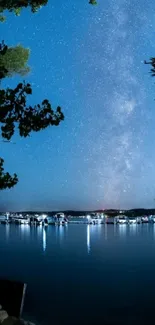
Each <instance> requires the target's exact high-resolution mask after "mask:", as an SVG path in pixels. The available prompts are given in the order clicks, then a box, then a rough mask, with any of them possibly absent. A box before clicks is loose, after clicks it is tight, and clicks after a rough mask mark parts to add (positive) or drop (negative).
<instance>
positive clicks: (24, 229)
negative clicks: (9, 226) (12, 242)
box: [18, 225, 30, 236]
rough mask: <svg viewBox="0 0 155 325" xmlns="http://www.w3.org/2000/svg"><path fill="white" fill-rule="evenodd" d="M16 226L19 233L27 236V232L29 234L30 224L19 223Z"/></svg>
mask: <svg viewBox="0 0 155 325" xmlns="http://www.w3.org/2000/svg"><path fill="white" fill-rule="evenodd" d="M18 228H19V231H20V233H21V235H23V236H29V234H30V226H29V225H19V226H18Z"/></svg>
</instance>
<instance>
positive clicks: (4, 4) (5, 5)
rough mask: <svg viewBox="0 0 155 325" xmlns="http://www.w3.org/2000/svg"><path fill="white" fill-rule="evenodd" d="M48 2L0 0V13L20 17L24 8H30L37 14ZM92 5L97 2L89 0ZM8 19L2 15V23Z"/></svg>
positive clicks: (41, 0) (45, 0) (0, 19)
mask: <svg viewBox="0 0 155 325" xmlns="http://www.w3.org/2000/svg"><path fill="white" fill-rule="evenodd" d="M47 3H48V0H0V12H1V13H3V12H4V11H5V10H9V11H10V12H14V14H15V15H16V16H19V15H20V13H21V10H22V8H27V7H30V8H31V11H32V12H33V13H34V12H37V11H38V10H39V9H40V8H41V7H42V6H45V5H46V4H47ZM89 3H90V4H91V5H96V4H97V1H96V0H89ZM5 20H6V17H5V16H3V14H1V15H0V22H4V21H5Z"/></svg>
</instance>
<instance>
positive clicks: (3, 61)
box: [0, 44, 30, 77]
mask: <svg viewBox="0 0 155 325" xmlns="http://www.w3.org/2000/svg"><path fill="white" fill-rule="evenodd" d="M2 47H3V52H2V53H1V54H2V55H0V70H1V69H3V68H5V69H6V70H7V72H6V74H5V77H12V76H13V75H14V74H19V75H21V76H24V75H26V74H27V73H28V72H29V71H30V67H29V66H28V65H27V61H28V59H29V55H30V50H29V49H26V48H24V47H22V46H21V45H17V46H15V47H7V46H5V45H4V44H3V45H2ZM4 49H5V50H4Z"/></svg>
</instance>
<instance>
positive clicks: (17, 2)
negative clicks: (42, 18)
mask: <svg viewBox="0 0 155 325" xmlns="http://www.w3.org/2000/svg"><path fill="white" fill-rule="evenodd" d="M47 2H48V0H0V12H1V13H2V14H1V15H0V22H4V21H5V20H6V17H5V16H3V12H4V11H5V10H8V11H10V12H13V13H14V14H15V15H16V16H19V15H20V13H21V10H22V8H27V7H30V8H31V11H32V12H37V11H38V10H39V9H40V8H41V7H42V6H45V5H46V4H47Z"/></svg>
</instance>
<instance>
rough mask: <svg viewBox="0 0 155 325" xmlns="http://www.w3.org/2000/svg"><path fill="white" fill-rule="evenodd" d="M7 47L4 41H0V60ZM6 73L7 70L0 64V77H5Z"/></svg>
mask: <svg viewBox="0 0 155 325" xmlns="http://www.w3.org/2000/svg"><path fill="white" fill-rule="evenodd" d="M7 49H8V47H7V45H5V43H4V41H2V43H0V60H1V58H2V56H3V55H5V53H6V51H7ZM7 73H8V71H7V69H6V68H5V66H4V65H0V79H3V78H5V77H6V75H7Z"/></svg>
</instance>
